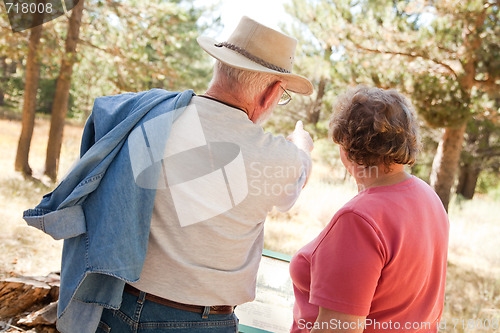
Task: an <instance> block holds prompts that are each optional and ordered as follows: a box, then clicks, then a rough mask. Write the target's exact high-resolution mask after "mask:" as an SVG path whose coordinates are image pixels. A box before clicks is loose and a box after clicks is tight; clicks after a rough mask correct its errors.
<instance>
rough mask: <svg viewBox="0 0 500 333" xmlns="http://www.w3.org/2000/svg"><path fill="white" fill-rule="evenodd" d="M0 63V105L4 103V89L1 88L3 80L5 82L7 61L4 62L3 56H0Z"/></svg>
mask: <svg viewBox="0 0 500 333" xmlns="http://www.w3.org/2000/svg"><path fill="white" fill-rule="evenodd" d="M0 64H1V65H2V76H1V77H0V106H1V105H4V103H5V91H4V90H3V87H4V82H7V63H6V62H5V57H1V58H0Z"/></svg>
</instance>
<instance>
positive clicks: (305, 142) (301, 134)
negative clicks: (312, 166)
mask: <svg viewBox="0 0 500 333" xmlns="http://www.w3.org/2000/svg"><path fill="white" fill-rule="evenodd" d="M286 139H287V140H290V141H292V142H293V143H295V145H296V146H297V147H298V148H299V149H301V150H303V151H305V152H306V153H308V154H310V153H311V151H312V150H313V148H314V143H313V139H312V138H311V136H310V135H309V133H308V132H307V131H305V130H304V125H303V124H302V121H301V120H299V121H297V124H295V130H294V131H293V133H292V134H290V135H289V136H288V137H287V138H286Z"/></svg>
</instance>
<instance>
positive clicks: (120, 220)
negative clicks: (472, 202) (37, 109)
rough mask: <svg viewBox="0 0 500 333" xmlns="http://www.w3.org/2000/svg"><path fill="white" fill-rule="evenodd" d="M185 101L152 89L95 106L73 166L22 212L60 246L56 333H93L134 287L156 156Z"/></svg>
mask: <svg viewBox="0 0 500 333" xmlns="http://www.w3.org/2000/svg"><path fill="white" fill-rule="evenodd" d="M193 95H194V93H193V91H192V90H187V91H184V92H168V91H165V90H161V89H153V90H150V91H144V92H139V93H126V94H121V95H115V96H104V97H99V98H96V99H95V102H94V106H93V109H92V114H91V115H90V117H89V119H88V121H87V123H86V125H85V129H84V132H83V136H82V144H81V152H80V156H81V157H80V160H79V161H77V162H76V163H75V165H74V166H73V168H72V169H71V170H70V171H69V172H68V174H67V175H66V176H65V177H64V179H63V180H62V181H61V183H60V184H59V185H58V186H57V188H56V189H55V190H54V191H53V192H51V193H49V194H46V195H45V196H44V197H43V199H42V201H41V202H40V204H39V205H38V206H36V207H35V208H34V209H29V210H27V211H25V212H24V219H25V220H26V222H27V223H28V224H29V225H30V226H33V227H36V228H38V229H40V230H42V231H43V232H45V233H47V234H49V235H51V236H52V237H53V238H54V239H64V247H63V255H62V264H61V286H60V292H59V304H58V321H57V328H58V330H59V331H61V332H95V330H96V328H97V325H98V323H99V319H100V317H101V313H102V309H103V308H104V307H106V308H114V309H118V308H119V307H120V303H121V295H122V292H123V287H124V285H125V283H126V282H133V281H137V280H138V279H139V276H140V273H141V270H142V266H143V264H144V259H145V256H146V250H147V243H148V238H149V229H150V222H151V216H152V211H153V205H154V198H155V195H156V190H155V188H156V187H155V185H156V184H157V181H158V177H159V176H160V172H161V159H162V156H163V149H164V147H165V143H166V140H167V138H168V136H169V134H170V130H171V126H172V123H173V122H174V121H175V120H176V119H177V118H178V117H179V116H180V114H181V113H182V111H183V110H184V108H185V107H186V106H187V105H188V104H189V102H190V101H191V98H192V96H193Z"/></svg>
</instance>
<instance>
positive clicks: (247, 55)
mask: <svg viewBox="0 0 500 333" xmlns="http://www.w3.org/2000/svg"><path fill="white" fill-rule="evenodd" d="M215 46H216V47H226V48H228V49H230V50H233V51H235V52H238V53H239V54H241V55H242V56H244V57H245V58H248V59H250V60H252V61H253V62H256V63H258V64H259V65H262V66H264V67H266V68H269V69H272V70H273V71H277V72H280V73H287V74H290V73H291V72H290V71H288V70H286V69H284V68H282V67H279V66H276V65H273V64H271V63H270V62H267V61H265V60H264V59H261V58H259V57H257V56H254V55H253V54H251V53H250V52H248V51H247V50H245V49H242V48H241V47H239V46H236V45H234V44H231V43H228V42H222V43H218V44H215Z"/></svg>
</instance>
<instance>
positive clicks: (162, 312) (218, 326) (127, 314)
mask: <svg viewBox="0 0 500 333" xmlns="http://www.w3.org/2000/svg"><path fill="white" fill-rule="evenodd" d="M145 297H146V293H144V292H141V293H140V295H139V297H136V296H133V295H131V294H128V293H126V292H125V293H123V300H122V305H121V307H120V309H119V310H110V309H104V311H103V313H102V317H101V322H100V323H99V327H98V328H97V331H96V333H97V332H99V333H102V332H105V333H107V332H116V333H132V332H133V333H161V332H171V331H175V333H198V332H200V333H208V332H217V333H229V332H231V333H235V332H238V318H236V315H235V314H234V313H231V314H211V315H208V318H203V316H202V314H201V313H196V312H190V311H184V310H179V309H175V308H171V307H169V306H166V305H162V304H158V303H155V302H151V301H149V300H146V299H145Z"/></svg>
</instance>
